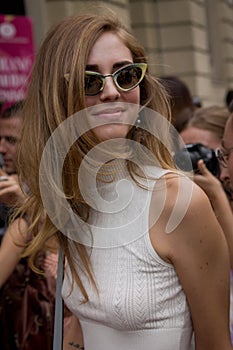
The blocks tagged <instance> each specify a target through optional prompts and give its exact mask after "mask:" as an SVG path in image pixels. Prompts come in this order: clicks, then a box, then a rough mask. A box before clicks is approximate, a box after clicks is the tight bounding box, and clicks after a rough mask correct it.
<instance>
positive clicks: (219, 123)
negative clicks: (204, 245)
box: [180, 105, 233, 267]
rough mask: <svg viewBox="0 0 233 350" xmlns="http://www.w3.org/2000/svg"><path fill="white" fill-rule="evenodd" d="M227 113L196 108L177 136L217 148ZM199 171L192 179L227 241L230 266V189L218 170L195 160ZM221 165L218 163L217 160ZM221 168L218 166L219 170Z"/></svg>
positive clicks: (216, 108)
mask: <svg viewBox="0 0 233 350" xmlns="http://www.w3.org/2000/svg"><path fill="white" fill-rule="evenodd" d="M228 117H229V111H228V110H227V108H225V107H222V106H216V105H213V106H209V107H203V108H200V109H198V110H196V111H195V112H194V114H193V117H192V119H191V120H190V121H189V123H188V124H187V125H186V127H185V129H184V130H183V131H182V132H181V133H180V136H181V138H182V140H183V142H184V143H185V144H195V143H200V144H203V145H204V146H206V147H208V148H210V149H212V150H217V149H219V147H220V146H221V142H222V138H223V133H224V128H225V124H226V122H227V119H228ZM197 165H198V170H199V173H198V174H197V173H195V174H194V177H193V179H194V181H195V182H196V183H197V184H198V185H199V186H200V187H201V188H202V189H203V190H204V191H205V192H206V194H207V195H208V197H209V199H210V201H211V204H212V207H213V209H214V211H215V214H216V217H217V219H218V221H219V223H220V225H221V227H222V229H223V231H224V233H225V236H226V238H227V241H228V246H229V250H230V257H231V267H233V232H232V227H233V215H232V209H231V206H230V204H231V203H232V189H231V185H230V182H229V179H225V181H222V182H220V174H221V172H220V174H219V175H218V176H214V175H213V174H212V173H211V172H210V171H209V170H208V169H207V167H206V165H205V163H204V161H203V160H200V161H199V162H198V164H197ZM220 165H221V164H220ZM222 170H223V169H220V171H222Z"/></svg>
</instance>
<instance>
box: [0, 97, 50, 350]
mask: <svg viewBox="0 0 233 350" xmlns="http://www.w3.org/2000/svg"><path fill="white" fill-rule="evenodd" d="M22 109H23V101H19V102H16V103H15V104H13V105H11V106H9V107H8V108H7V109H5V110H4V112H3V114H2V116H1V118H0V152H1V154H2V157H3V168H2V169H1V176H0V202H1V206H0V215H1V219H2V233H3V238H2V242H1V245H0V343H1V346H2V348H3V349H4V350H16V349H20V350H27V349H34V350H35V349H41V348H44V349H47V350H50V349H51V346H52V340H53V315H54V295H55V278H54V277H53V275H52V274H51V273H50V271H49V267H50V266H51V263H49V261H47V260H46V259H49V258H46V255H47V252H46V251H42V250H41V251H40V252H39V253H38V254H37V258H36V260H37V268H38V269H40V270H45V271H46V273H45V275H38V274H37V273H35V272H33V271H32V270H31V268H30V267H29V264H28V259H27V258H21V253H22V252H23V250H24V246H25V245H26V244H27V242H28V241H29V240H30V238H31V237H30V236H29V235H28V232H27V227H28V223H27V221H26V219H25V218H21V219H20V218H16V219H15V220H14V222H13V223H12V224H10V216H11V213H12V210H13V209H14V208H17V207H18V206H19V205H20V203H23V202H24V200H25V198H26V194H25V193H24V191H23V190H22V189H21V187H20V185H19V181H18V166H17V155H18V149H19V144H20V135H21V129H22ZM12 214H13V213H12ZM21 233H22V234H21ZM53 265H55V266H56V264H53Z"/></svg>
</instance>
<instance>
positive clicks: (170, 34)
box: [0, 0, 233, 105]
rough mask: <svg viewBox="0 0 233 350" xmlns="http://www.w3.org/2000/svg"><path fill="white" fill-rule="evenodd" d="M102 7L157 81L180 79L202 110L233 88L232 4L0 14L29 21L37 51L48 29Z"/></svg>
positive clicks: (114, 2)
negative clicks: (133, 41) (136, 43)
mask: <svg viewBox="0 0 233 350" xmlns="http://www.w3.org/2000/svg"><path fill="white" fill-rule="evenodd" d="M99 6H100V7H99ZM101 6H104V7H107V8H110V9H111V10H113V11H114V12H116V13H117V14H118V15H119V18H120V19H121V20H122V21H123V22H124V23H125V24H126V25H127V26H128V27H130V28H131V29H132V31H133V33H134V34H135V35H136V36H137V37H138V39H139V40H140V41H141V43H142V44H143V46H144V47H145V48H146V51H147V53H148V59H149V64H150V70H151V72H152V73H153V74H155V75H156V76H167V75H176V76H179V77H180V78H181V79H182V80H183V81H184V82H186V83H187V85H188V86H189V88H190V90H191V93H192V95H193V96H198V97H199V98H200V99H201V101H202V103H203V104H204V105H211V104H213V103H215V104H222V103H223V101H224V98H225V94H226V91H227V90H229V89H233V0H105V1H89V0H84V1H77V0H2V1H1V2H0V14H2V15H7V14H8V15H12V14H13V15H20V16H28V17H30V18H31V20H32V28H33V40H34V48H35V49H34V50H35V52H36V50H37V49H38V47H39V45H40V43H41V40H42V39H43V37H44V35H45V33H46V32H47V30H48V29H49V28H50V26H51V25H53V24H54V23H56V22H57V21H59V20H60V19H62V18H63V17H65V16H70V15H74V14H79V13H83V12H95V13H96V12H98V11H99V12H101V11H102V8H101ZM0 45H1V43H0ZM0 48H1V47H0Z"/></svg>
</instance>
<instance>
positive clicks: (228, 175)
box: [218, 101, 233, 344]
mask: <svg viewBox="0 0 233 350" xmlns="http://www.w3.org/2000/svg"><path fill="white" fill-rule="evenodd" d="M229 111H230V116H229V118H228V120H227V122H226V125H225V128H224V134H223V138H222V142H221V146H220V149H219V152H218V159H219V162H220V164H221V166H222V171H221V175H220V178H221V180H222V181H223V182H224V181H229V182H230V185H231V189H232V190H233V158H232V150H233V143H232V140H233V138H232V136H233V123H232V120H233V101H232V102H231V103H230V104H229ZM232 301H233V274H232V271H231V313H230V316H231V323H230V325H231V341H232V344H233V302H232Z"/></svg>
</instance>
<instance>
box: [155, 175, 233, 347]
mask: <svg viewBox="0 0 233 350" xmlns="http://www.w3.org/2000/svg"><path fill="white" fill-rule="evenodd" d="M177 183H178V181H177V179H175V177H174V176H173V177H172V175H171V176H170V177H169V179H168V186H167V197H166V203H165V209H164V210H163V213H162V215H161V217H160V219H159V220H158V222H157V223H156V224H155V226H154V227H153V228H152V230H151V238H152V244H153V245H154V248H155V249H156V251H157V252H158V253H159V254H160V256H161V257H162V258H164V259H165V260H167V261H168V262H171V263H172V264H173V265H174V267H175V269H176V272H177V274H178V276H179V279H180V282H181V285H182V287H183V289H184V292H185V294H186V297H187V301H188V304H189V307H190V312H191V317H192V321H193V326H194V332H195V349H196V350H219V349H221V350H230V349H232V346H231V342H230V334H229V291H230V285H229V277H230V264H229V252H228V247H227V243H226V239H225V236H224V234H223V231H222V229H221V227H220V225H219V223H218V221H217V219H216V217H215V215H214V212H213V210H212V208H211V205H210V202H209V200H208V198H207V196H206V195H205V193H204V192H203V191H202V190H201V189H200V188H199V187H198V186H197V185H195V184H193V186H194V187H193V190H192V192H191V195H190V200H189V203H188V204H187V206H186V209H187V210H185V208H184V201H183V200H181V201H179V200H178V201H177V196H178V194H185V196H186V198H185V196H184V198H183V199H184V200H186V199H187V198H188V197H187V192H188V191H189V183H190V180H188V179H186V180H185V179H184V181H182V184H181V186H180V187H178V184H177ZM154 198H156V195H155V196H154ZM181 199H182V195H181ZM174 209H175V211H176V214H177V215H178V216H179V215H181V214H182V213H183V217H182V215H181V216H180V217H181V220H180V222H176V225H175V224H174V227H173V230H172V231H170V232H169V233H168V232H166V226H167V222H168V220H169V219H170V217H171V214H172V212H173V211H174ZM174 223H175V221H174ZM158 232H159V234H158Z"/></svg>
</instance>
